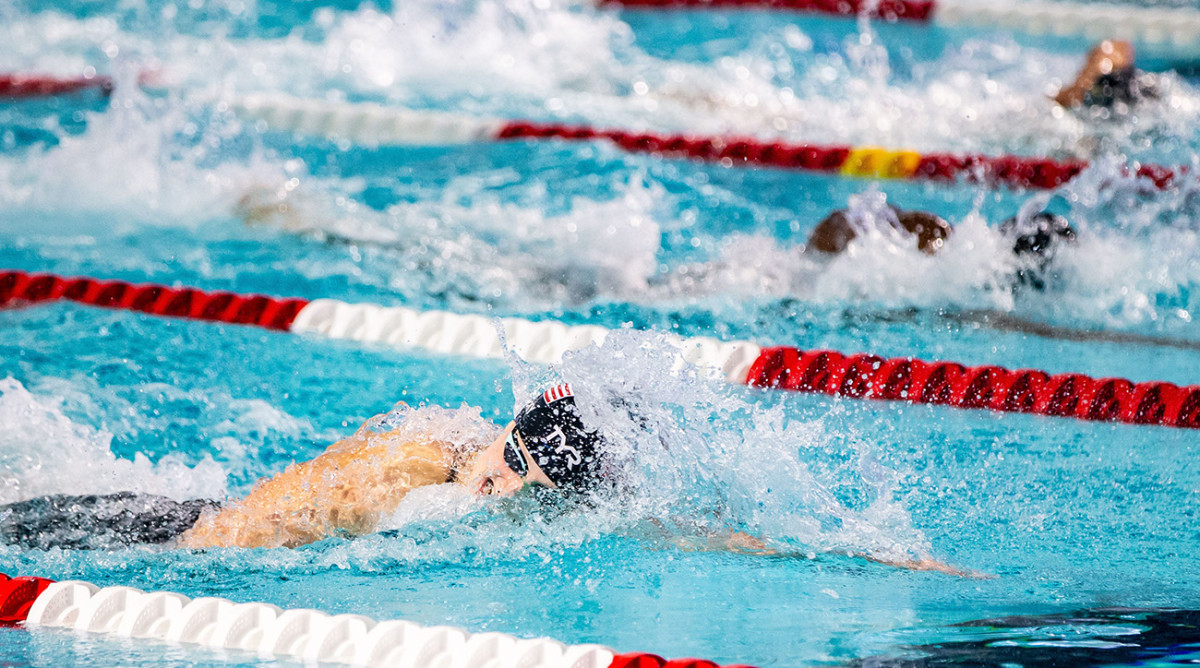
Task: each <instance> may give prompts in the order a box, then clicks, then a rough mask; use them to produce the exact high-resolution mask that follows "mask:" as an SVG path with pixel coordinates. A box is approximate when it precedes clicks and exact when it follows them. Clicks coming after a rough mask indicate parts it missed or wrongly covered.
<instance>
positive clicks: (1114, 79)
mask: <svg viewBox="0 0 1200 668" xmlns="http://www.w3.org/2000/svg"><path fill="white" fill-rule="evenodd" d="M1134 61H1135V55H1134V49H1133V45H1132V44H1130V43H1129V42H1126V41H1122V40H1104V41H1103V42H1099V43H1098V44H1096V45H1095V46H1094V47H1092V50H1091V51H1089V52H1088V55H1087V59H1086V60H1085V61H1084V65H1083V69H1082V70H1080V72H1079V75H1078V76H1076V77H1075V81H1073V82H1071V83H1070V84H1069V85H1066V86H1063V87H1062V89H1061V90H1059V91H1058V94H1057V95H1055V96H1054V101H1055V102H1057V103H1059V104H1060V105H1062V106H1064V107H1069V108H1078V107H1088V108H1104V109H1113V108H1120V109H1123V110H1128V108H1129V107H1132V106H1133V105H1135V104H1137V103H1138V102H1140V101H1141V100H1143V99H1145V98H1155V97H1158V91H1157V85H1156V82H1155V78H1154V76H1153V75H1151V74H1147V73H1146V72H1142V71H1141V70H1139V69H1137V67H1135V65H1134Z"/></svg>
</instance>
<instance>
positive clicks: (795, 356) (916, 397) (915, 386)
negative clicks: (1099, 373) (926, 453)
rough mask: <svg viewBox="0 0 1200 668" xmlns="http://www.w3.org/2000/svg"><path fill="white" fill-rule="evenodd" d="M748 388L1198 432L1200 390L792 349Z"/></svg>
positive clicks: (758, 365)
mask: <svg viewBox="0 0 1200 668" xmlns="http://www.w3.org/2000/svg"><path fill="white" fill-rule="evenodd" d="M746 383H747V384H748V385H752V386H756V387H770V388H778V389H787V390H795V391H800V392H817V393H823V394H830V395H834V396H843V397H850V398H855V399H882V400H890V401H908V402H910V403H923V404H942V405H947V406H956V407H958V408H987V409H990V410H993V411H1004V412H1013V413H1036V414H1039V415H1053V416H1060V417H1073V418H1077V419H1080V420H1092V421H1102V422H1104V421H1110V422H1111V421H1120V422H1128V423H1132V424H1156V425H1162V426H1167V427H1180V428H1185V429H1200V386H1198V385H1192V386H1188V387H1179V386H1178V385H1174V384H1172V383H1165V382H1145V383H1134V382H1132V381H1129V380H1125V379H1123V378H1100V379H1096V378H1090V377H1088V376H1084V375H1082V374H1074V373H1066V374H1058V375H1051V374H1048V373H1046V372H1045V371H1038V370H1036V369H1020V370H1015V371H1014V370H1009V369H1005V368H1003V367H998V366H977V367H968V366H964V365H962V364H958V363H955V362H924V361H921V360H918V359H912V358H893V359H885V358H882V357H878V356H876V355H866V354H860V355H843V354H842V353H839V352H834V351H828V350H810V351H801V350H797V349H795V348H787V347H778V348H766V349H764V350H763V351H762V353H761V354H760V355H759V357H758V359H757V360H755V361H754V364H753V365H751V367H750V371H749V372H748V373H747V377H746Z"/></svg>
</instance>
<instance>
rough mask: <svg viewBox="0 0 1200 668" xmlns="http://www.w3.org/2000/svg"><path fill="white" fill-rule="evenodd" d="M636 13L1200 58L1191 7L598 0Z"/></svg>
mask: <svg viewBox="0 0 1200 668" xmlns="http://www.w3.org/2000/svg"><path fill="white" fill-rule="evenodd" d="M599 2H600V4H601V5H613V6H620V7H628V8H636V9H679V8H691V9H777V10H786V11H796V12H807V13H814V14H827V15H833V16H866V17H869V18H874V19H880V20H883V21H886V22H888V23H894V22H897V21H905V22H915V23H927V24H931V25H934V26H938V27H958V26H966V27H973V28H997V29H1005V30H1013V31H1018V32H1023V33H1026V34H1030V35H1053V36H1058V37H1084V38H1087V39H1090V40H1101V39H1110V38H1111V39H1125V40H1129V41H1132V42H1135V43H1137V44H1138V45H1141V46H1150V47H1157V48H1160V49H1161V48H1164V47H1165V48H1169V49H1171V55H1174V56H1177V57H1192V56H1195V55H1197V54H1200V11H1196V10H1195V9H1193V8H1187V7H1177V8H1170V7H1139V6H1136V5H1131V4H1112V3H1093V2H1087V3H1084V2H1054V1H1045V2H1038V1H1032V2H1031V1H1028V0H1019V1H1015V2H997V1H992V2H979V1H978V0H879V1H878V2H873V1H872V0H599Z"/></svg>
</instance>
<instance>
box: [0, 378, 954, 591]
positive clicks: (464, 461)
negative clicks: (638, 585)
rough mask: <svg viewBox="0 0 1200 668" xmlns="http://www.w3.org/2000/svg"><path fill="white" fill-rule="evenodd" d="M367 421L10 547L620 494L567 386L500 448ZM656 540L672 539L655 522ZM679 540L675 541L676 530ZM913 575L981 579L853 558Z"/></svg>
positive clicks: (349, 531)
mask: <svg viewBox="0 0 1200 668" xmlns="http://www.w3.org/2000/svg"><path fill="white" fill-rule="evenodd" d="M380 424H381V421H379V420H376V419H372V420H368V421H367V423H366V424H364V425H363V427H362V428H360V429H359V430H358V431H357V432H356V433H355V434H354V435H353V436H351V437H349V438H346V439H343V440H341V441H339V442H337V443H335V444H333V445H332V446H330V447H329V448H328V449H327V450H326V451H325V452H324V453H322V454H321V455H319V456H318V457H316V458H315V459H312V460H309V461H307V462H303V463H299V464H293V465H292V466H289V467H288V468H287V469H286V470H284V471H283V472H282V473H279V474H277V475H275V476H274V477H272V478H269V479H266V480H262V481H260V482H259V483H258V484H257V485H255V487H254V489H253V490H251V492H250V493H249V494H248V495H247V496H246V497H245V498H243V499H241V500H239V501H234V502H231V503H227V504H221V503H219V502H216V501H208V500H192V501H183V502H179V501H174V500H171V499H168V498H165V497H160V496H154V495H146V494H134V493H131V492H121V493H117V494H108V495H89V496H66V495H55V496H48V497H40V498H35V499H29V500H26V501H20V502H17V503H13V504H8V505H6V506H0V539H2V541H3V542H4V543H7V544H16V545H22V546H25V547H32V548H38V549H49V548H52V547H56V548H90V547H95V546H96V545H97V542H96V541H94V540H90V539H92V538H93V537H94V536H95V535H96V534H105V535H106V536H107V538H108V542H107V544H106V545H104V547H109V548H111V547H114V546H123V545H131V544H138V543H157V544H167V545H173V546H174V547H179V548H191V549H202V548H210V547H242V548H252V547H298V546H301V545H305V544H308V543H312V542H315V541H318V540H321V539H323V538H326V537H330V536H344V537H353V536H358V535H363V534H367V533H371V532H374V531H376V530H378V528H379V524H380V521H381V520H382V519H384V518H385V517H387V516H388V515H389V514H390V513H392V512H394V511H395V510H396V509H397V507H398V506H399V505H400V502H401V500H403V498H404V497H405V495H407V494H408V493H409V492H410V491H412V490H414V489H417V488H419V487H424V486H428V485H438V484H446V483H453V484H457V485H461V486H462V487H464V488H465V489H466V491H468V492H470V493H471V494H474V495H478V496H502V497H503V496H513V495H515V494H517V493H518V492H520V491H521V490H523V489H525V488H532V489H533V490H534V491H535V492H536V493H535V495H534V496H535V498H537V499H538V500H539V501H540V502H543V503H548V502H549V501H550V500H551V499H556V500H558V501H562V500H566V501H571V500H582V499H585V498H587V497H588V496H589V495H593V494H599V493H603V492H604V491H605V490H616V491H619V481H618V480H617V479H616V476H615V475H614V473H613V472H612V471H611V470H610V467H609V466H607V462H606V456H605V454H604V453H605V451H606V447H605V441H604V438H603V437H602V435H601V434H600V433H599V432H598V431H595V430H592V429H589V428H588V427H587V426H586V425H585V424H584V422H583V419H582V417H581V415H580V411H579V408H578V406H577V405H576V403H575V397H574V395H573V393H572V392H571V389H570V386H569V385H567V384H563V385H559V386H556V387H554V388H551V389H549V390H547V391H546V392H544V393H543V394H542V395H541V396H539V397H538V398H537V399H536V400H535V401H533V402H531V403H530V404H529V405H527V406H526V407H525V408H523V409H522V410H521V411H520V412H519V413H517V415H516V417H515V418H514V419H513V421H512V422H510V423H509V424H508V426H507V427H505V428H504V430H503V431H501V432H500V434H499V435H498V436H497V437H496V438H495V440H493V441H492V442H491V444H490V445H486V446H485V445H484V444H481V443H465V444H464V443H449V442H445V441H440V440H438V439H436V438H433V437H429V436H426V437H411V436H404V435H398V430H391V431H384V432H378V431H375V430H374V429H373V427H376V426H378V425H380ZM653 525H654V526H653V527H652V528H651V533H653V532H654V531H656V530H657V531H659V532H660V533H662V532H663V531H665V526H666V525H665V524H664V523H661V522H654V523H653ZM666 533H667V535H668V537H669V536H670V532H666ZM672 538H673V540H671V542H673V543H674V544H675V545H677V546H679V547H682V548H685V549H709V550H728V551H733V552H740V553H747V554H766V555H776V554H777V552H776V551H775V550H773V549H771V548H769V547H768V546H767V545H766V544H765V543H763V541H761V540H760V539H758V538H755V537H753V536H750V535H748V534H745V533H742V532H737V531H731V532H728V533H726V534H724V535H705V536H702V537H700V538H701V539H702V542H701V543H697V542H695V540H693V539H692V538H689V537H679V536H674V537H672ZM849 556H856V557H861V558H865V559H868V560H870V561H874V562H877V563H881V564H886V565H890V566H898V567H902V568H907V569H910V570H922V571H938V572H942V573H947V574H951V575H960V576H962V575H966V576H978V574H976V573H971V572H967V571H962V570H959V569H956V568H954V567H952V566H948V565H946V564H943V563H941V562H939V561H936V560H934V559H929V558H921V559H905V560H886V559H881V558H878V557H875V556H872V555H868V554H851V555H849Z"/></svg>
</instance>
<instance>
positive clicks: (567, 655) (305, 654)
mask: <svg viewBox="0 0 1200 668" xmlns="http://www.w3.org/2000/svg"><path fill="white" fill-rule="evenodd" d="M0 625H8V626H16V625H24V626H26V627H28V628H38V627H42V628H58V629H69V630H74V631H80V632H90V633H103V634H108V635H114V636H120V637H125V638H137V639H144V640H157V641H161V642H170V643H179V644H187V645H199V646H202V647H208V648H212V649H226V650H238V651H244V652H251V653H257V654H259V655H260V656H263V657H270V656H284V657H291V658H295V659H300V660H303V661H306V662H312V663H315V662H320V663H341V664H352V665H358V666H381V667H382V666H401V667H406V668H418V667H421V668H424V667H425V666H454V667H456V668H485V667H486V668H493V667H494V668H501V667H509V666H520V667H521V668H720V666H719V665H718V664H716V663H713V662H712V661H706V660H703V659H675V660H672V661H667V660H666V659H663V658H662V657H660V656H658V655H655V654H646V653H631V654H617V653H616V652H615V651H613V650H612V649H609V648H607V647H603V646H601V645H566V644H563V643H560V642H558V641H556V640H552V639H550V638H535V639H522V638H517V637H515V636H511V635H507V634H504V633H474V634H473V633H468V632H467V631H464V630H463V629H459V628H456V627H452V626H433V627H426V626H422V625H420V624H415V623H413V622H406V621H399V620H390V621H382V622H377V621H375V620H374V619H371V618H370V617H367V616H364V615H355V614H341V615H329V614H326V613H324V612H321V611H319V610H309V609H292V610H284V609H282V608H279V607H278V606H275V605H271V604H269V603H235V602H233V601H231V600H229V599H225V598H213V597H201V598H194V599H193V598H189V597H187V596H184V595H182V594H176V593H172V592H165V591H156V592H145V591H142V590H140V589H134V588H132V587H120V586H114V587H97V586H96V585H94V584H91V583H90V582H83V581H79V580H69V581H62V582H54V581H52V580H47V579H45V578H35V577H17V578H10V577H9V576H8V575H5V574H4V573H0ZM725 668H751V667H750V666H726V667H725Z"/></svg>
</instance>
